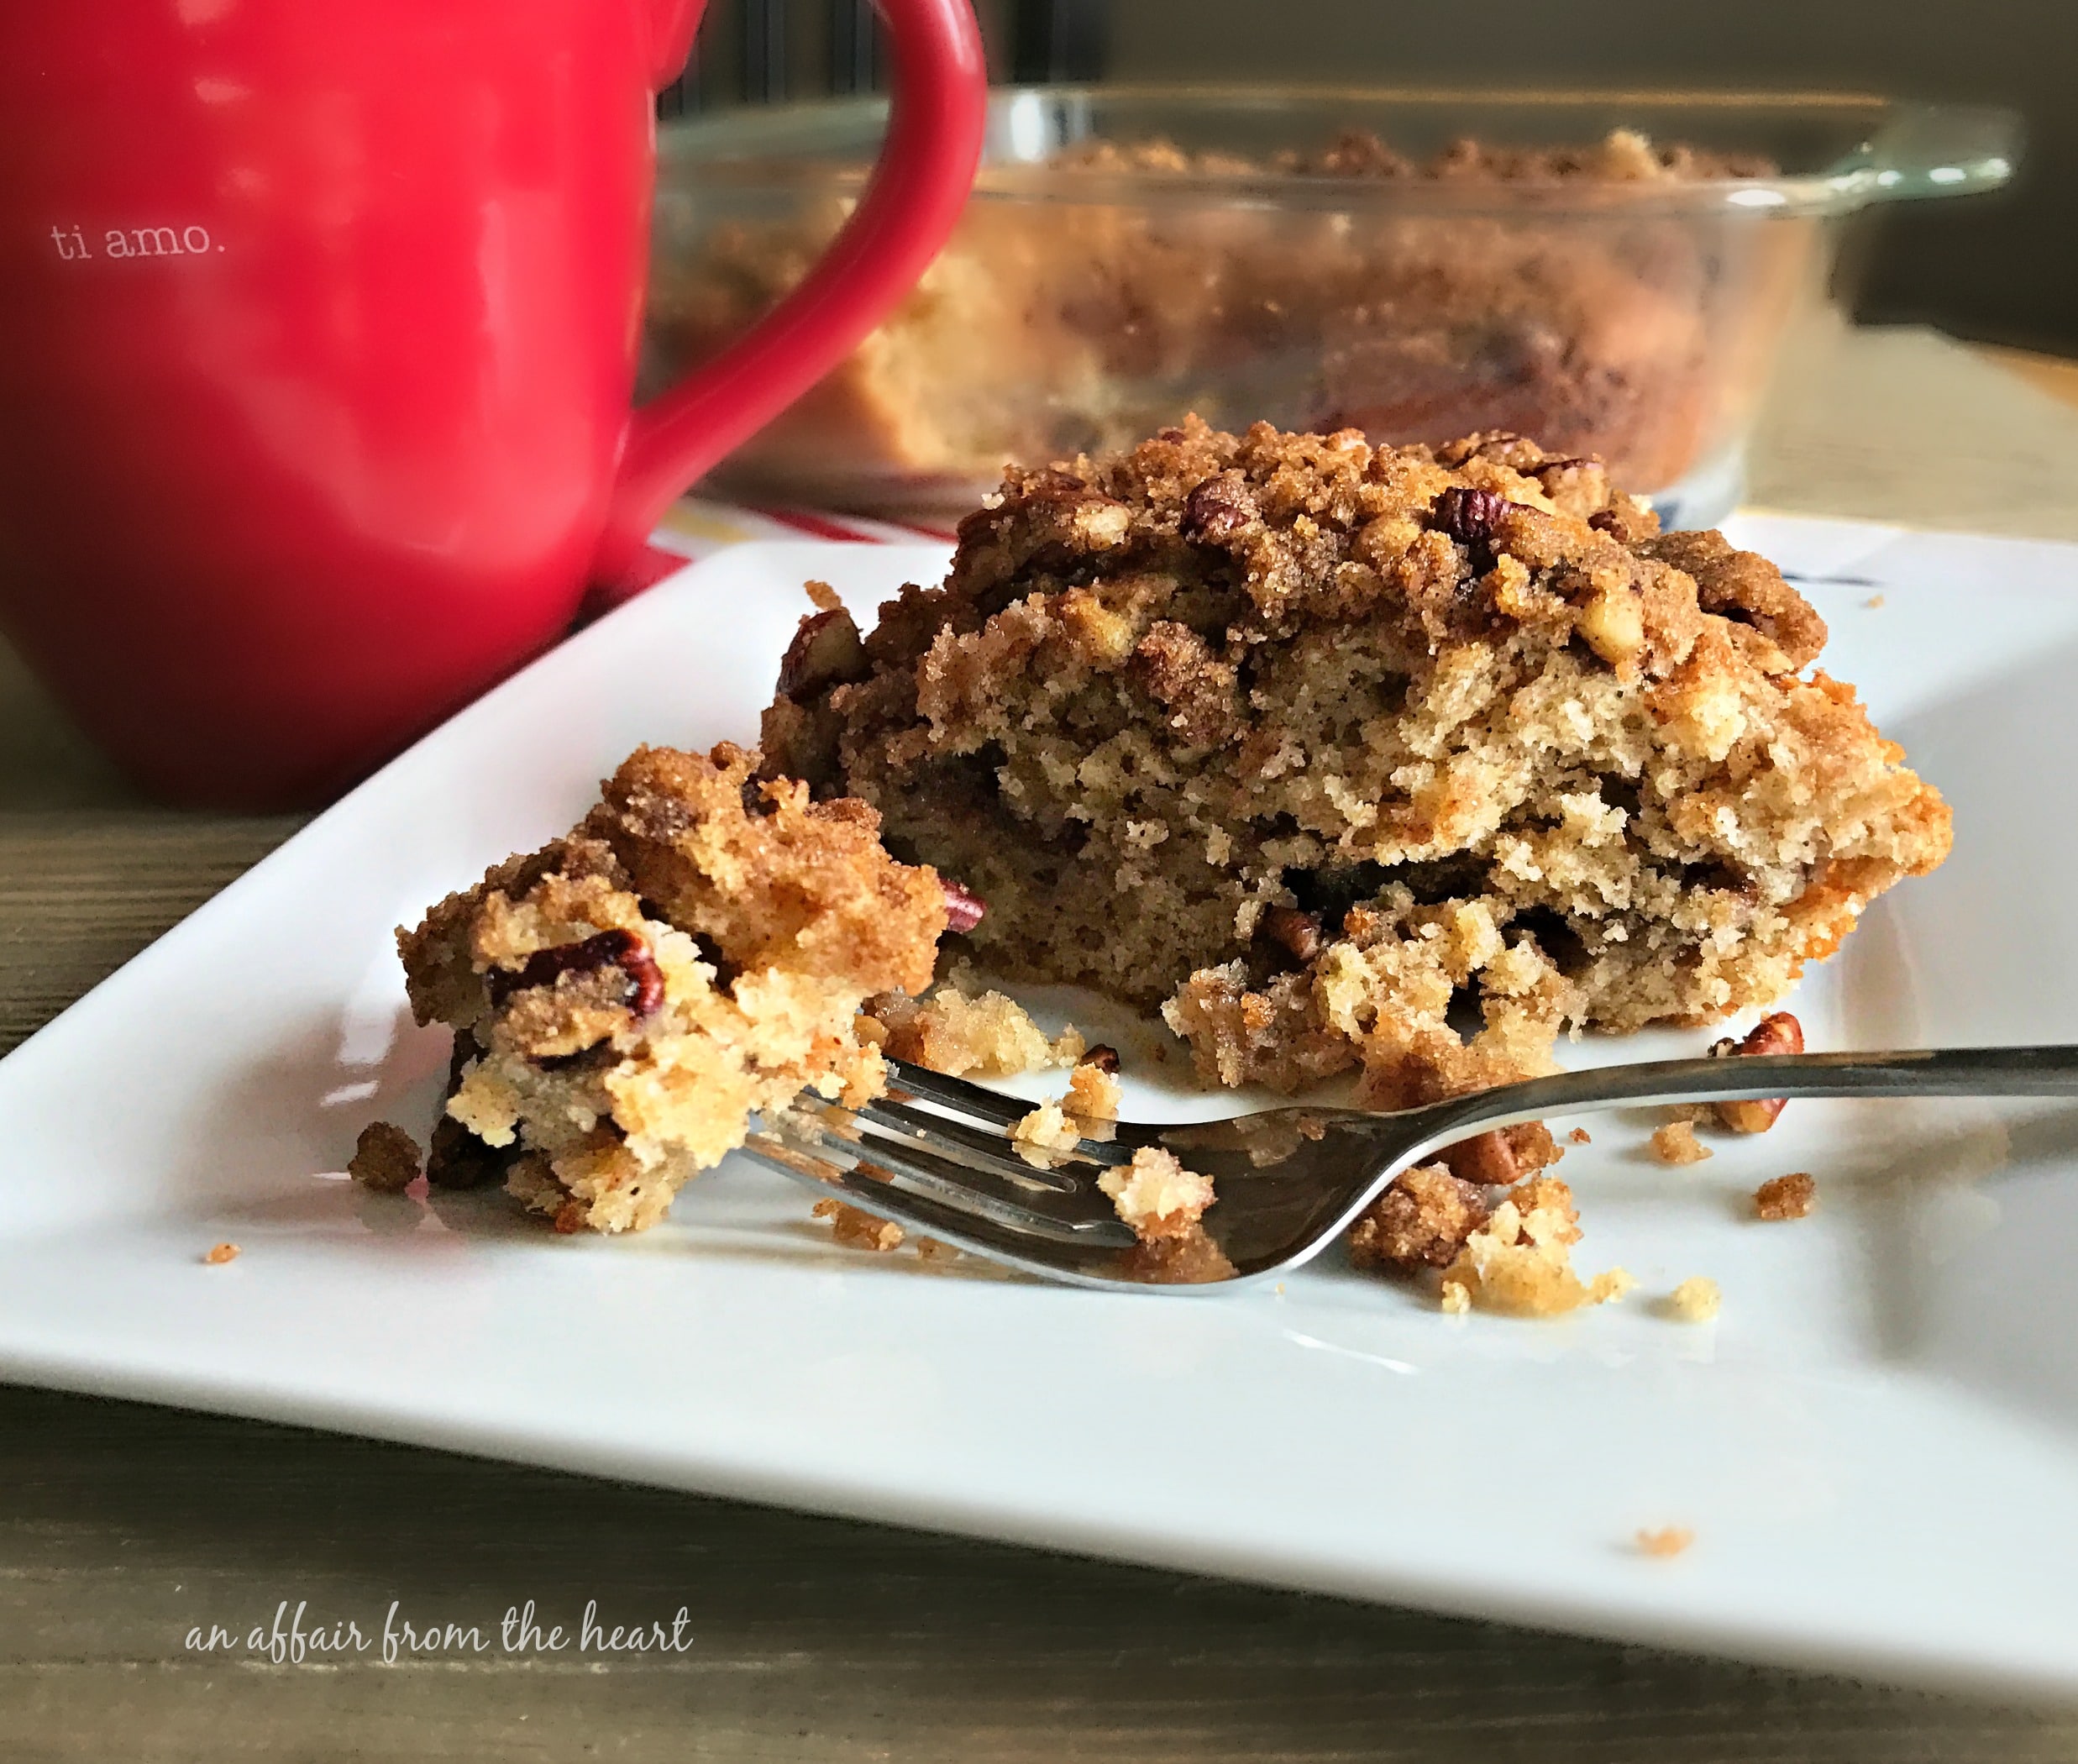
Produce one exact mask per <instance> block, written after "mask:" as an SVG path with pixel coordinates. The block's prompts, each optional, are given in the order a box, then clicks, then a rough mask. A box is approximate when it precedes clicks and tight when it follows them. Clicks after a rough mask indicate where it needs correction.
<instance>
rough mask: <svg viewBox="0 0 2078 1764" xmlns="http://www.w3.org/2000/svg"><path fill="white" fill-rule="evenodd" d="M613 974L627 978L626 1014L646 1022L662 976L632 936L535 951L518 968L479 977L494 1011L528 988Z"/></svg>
mask: <svg viewBox="0 0 2078 1764" xmlns="http://www.w3.org/2000/svg"><path fill="white" fill-rule="evenodd" d="M608 966H611V967H615V968H618V969H620V970H621V972H622V974H625V975H626V976H627V1008H628V1009H629V1010H631V1011H633V1012H634V1013H635V1015H636V1016H648V1015H649V1014H650V1012H651V1011H655V1010H656V1009H657V1008H658V1007H659V1006H660V1005H662V1004H663V1003H664V973H663V970H662V969H659V967H658V966H657V963H656V960H655V958H653V956H652V955H651V954H650V953H649V946H648V944H647V943H645V942H643V940H642V939H641V938H640V937H637V936H636V935H635V933H634V932H632V931H622V930H619V929H615V930H612V931H602V932H598V933H597V934H596V935H595V936H592V937H586V938H585V940H584V941H583V942H581V943H558V944H554V945H553V946H552V947H550V948H547V949H537V950H536V951H535V952H534V953H533V954H532V955H530V956H529V957H527V960H526V963H525V964H524V965H523V966H522V967H520V968H518V969H509V968H507V969H492V970H491V972H490V973H489V974H485V976H484V985H485V990H487V991H488V992H489V993H490V995H491V1003H492V1004H493V1005H502V1004H503V1003H504V1002H505V1001H506V1000H507V999H508V998H510V997H511V996H512V995H513V994H514V993H516V992H524V991H526V990H528V989H529V988H530V987H534V986H553V985H554V984H555V983H556V981H557V980H558V979H559V978H560V977H561V976H563V975H564V974H590V972H591V971H592V970H593V969H598V968H606V967H608Z"/></svg>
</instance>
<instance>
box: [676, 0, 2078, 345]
mask: <svg viewBox="0 0 2078 1764" xmlns="http://www.w3.org/2000/svg"><path fill="white" fill-rule="evenodd" d="M976 11H977V12H978V13H979V14H980V17H981V21H982V29H983V32H984V36H985V37H986V39H987V41H988V44H989V66H990V72H991V76H992V77H993V78H994V79H995V80H996V81H999V82H1002V81H1062V80H1078V81H1081V80H1088V81H1276V80H1285V81H1336V82H1347V83H1352V84H1353V83H1363V84H1378V85H1388V84H1408V85H1429V86H1460V87H1462V86H1484V87H1495V86H1511V85H1513V86H1526V87H1566V86H1574V85H1593V86H1600V87H1609V86H1619V87H1620V86H1629V85H1651V86H1660V87H1720V88H1721V87H1772V88H1787V89H1826V90H1834V91H1839V90H1846V91H1857V92H1881V93H1884V94H1886V95H1890V96H1894V97H1916V98H1924V99H1946V100H1950V101H1956V102H1979V103H1997V104H2003V105H2007V106H2010V107H2011V108H2013V109H2015V110H2017V111H2018V112H2019V113H2021V114H2022V116H2023V118H2024V121H2025V128H2026V143H2025V148H2026V150H2025V154H2024V156H2023V161H2022V166H2021V171H2020V176H2019V177H2018V180H2017V181H2016V182H2015V184H2014V185H2013V186H2012V188H2011V189H2009V190H2007V191H2005V192H2000V193H1998V194H1997V195H1993V196H1991V197H1986V198H1981V199H1977V200H1972V201H1970V202H1955V203H1931V204H1926V205H1923V206H1919V207H1915V208H1914V209H1913V212H1912V213H1911V214H1910V216H1909V218H1908V220H1907V219H1902V218H1899V219H1894V220H1893V222H1892V223H1891V224H1888V225H1886V226H1883V227H1881V228H1876V229H1872V230H1871V232H1870V234H1869V235H1868V237H1867V239H1865V241H1864V242H1863V249H1865V250H1866V252H1867V254H1868V255H1867V260H1866V261H1865V263H1864V264H1862V265H1860V266H1859V269H1860V274H1859V276H1858V277H1857V278H1856V281H1855V286H1857V287H1858V295H1857V297H1856V301H1855V317H1857V318H1860V319H1861V320H1863V321H1865V322H1869V323H1926V324H1934V325H1939V327H1941V328H1943V329H1944V330H1946V331H1949V332H1950V333H1954V334H1955V335H1957V336H1960V337H1966V338H1971V339H1979V340H1983V341H1987V342H1993V343H2004V344H2016V345H2019V346H2022V347H2027V348H2033V349H2046V350H2051V351H2054V352H2057V353H2060V354H2078V104H2075V103H2074V101H2073V97H2072V92H2071V83H2072V78H2073V76H2074V74H2078V3H2073V0H1724V3H1720V4H1716V5H1712V6H1707V7H1706V6H1700V5H1695V4H1692V3H1691V4H1688V5H1680V4H1677V5H1674V6H1669V5H1667V4H1666V3H1665V0H1569V3H1566V4H1564V5H1554V4H1553V3H1551V0H1485V3H1484V4H1482V6H1481V7H1480V8H1478V9H1477V12H1476V13H1470V12H1467V10H1466V9H1464V8H1455V7H1434V6H1416V5H1412V4H1409V3H1406V0H1309V3H1308V4H1307V5H1306V6H1305V8H1304V9H1303V11H1295V10H1294V8H1291V7H1289V6H1284V5H1278V4H1273V3H1270V0H976ZM884 78H885V67H884V57H883V55H881V52H880V46H879V30H878V27H877V25H876V24H875V22H874V18H873V13H872V9H871V7H870V5H869V4H868V0H712V4H711V7H710V10H709V15H708V19H707V22H706V24H705V26H704V27H703V28H702V31H701V42H700V45H699V48H698V50H697V51H696V52H695V61H694V65H693V67H692V69H691V70H690V72H689V73H688V76H687V77H686V79H685V81H682V82H681V83H680V86H679V87H676V88H674V90H673V91H672V92H669V93H668V94H667V95H666V97H665V101H664V109H665V113H667V114H680V113H685V112H689V111H698V110H711V109H718V108H725V107H729V106H734V105H741V104H747V103H769V102H784V100H786V99H788V98H799V97H820V96H823V95H826V94H828V93H831V92H861V91H868V90H873V89H875V88H876V87H879V85H880V84H881V83H883V82H884Z"/></svg>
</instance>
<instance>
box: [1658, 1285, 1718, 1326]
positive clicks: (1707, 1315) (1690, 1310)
mask: <svg viewBox="0 0 2078 1764" xmlns="http://www.w3.org/2000/svg"><path fill="white" fill-rule="evenodd" d="M1723 1304H1724V1294H1723V1292H1721V1291H1720V1290H1719V1287H1718V1284H1717V1282H1716V1281H1714V1280H1713V1279H1711V1278H1709V1277H1708V1275H1705V1274H1696V1275H1693V1276H1692V1277H1691V1278H1688V1279H1686V1280H1684V1281H1682V1284H1680V1285H1679V1286H1677V1287H1676V1288H1675V1289H1674V1290H1673V1291H1672V1292H1671V1293H1669V1294H1667V1295H1666V1301H1665V1302H1664V1303H1663V1304H1662V1305H1661V1315H1665V1316H1669V1317H1671V1318H1673V1319H1674V1320H1676V1321H1677V1322H1681V1323H1708V1321H1709V1320H1711V1319H1712V1318H1713V1317H1714V1316H1715V1315H1717V1314H1718V1310H1719V1307H1720V1306H1721V1305H1723Z"/></svg>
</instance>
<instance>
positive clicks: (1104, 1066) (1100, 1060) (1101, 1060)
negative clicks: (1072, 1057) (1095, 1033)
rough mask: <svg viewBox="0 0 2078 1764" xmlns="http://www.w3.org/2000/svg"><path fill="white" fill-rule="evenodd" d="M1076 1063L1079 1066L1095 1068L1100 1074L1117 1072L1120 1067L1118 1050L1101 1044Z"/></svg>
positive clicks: (1103, 1043)
mask: <svg viewBox="0 0 2078 1764" xmlns="http://www.w3.org/2000/svg"><path fill="white" fill-rule="evenodd" d="M1075 1063H1076V1064H1077V1065H1078V1066H1094V1067H1095V1068H1097V1070H1098V1071H1099V1072H1115V1071H1117V1070H1118V1066H1119V1059H1118V1049H1117V1048H1115V1047H1110V1046H1107V1045H1106V1044H1105V1042H1098V1043H1097V1045H1096V1046H1095V1047H1092V1048H1090V1049H1089V1052H1088V1053H1084V1055H1083V1057H1082V1058H1080V1059H1078V1060H1077V1061H1076V1062H1075Z"/></svg>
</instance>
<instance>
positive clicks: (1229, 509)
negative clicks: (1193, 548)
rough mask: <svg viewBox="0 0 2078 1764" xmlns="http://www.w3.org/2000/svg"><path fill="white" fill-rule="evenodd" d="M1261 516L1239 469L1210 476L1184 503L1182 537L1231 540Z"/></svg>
mask: <svg viewBox="0 0 2078 1764" xmlns="http://www.w3.org/2000/svg"><path fill="white" fill-rule="evenodd" d="M1261 519H1262V510H1261V509H1260V508H1258V507H1257V506H1256V497H1255V492H1254V491H1252V490H1250V489H1249V487H1248V480H1246V478H1244V477H1242V476H1241V474H1240V473H1238V472H1222V473H1220V475H1219V476H1218V477H1216V478H1207V479H1206V480H1204V483H1202V484H1200V485H1199V486H1198V487H1197V488H1196V489H1195V490H1194V491H1191V493H1190V495H1189V496H1188V497H1186V498H1185V499H1184V502H1183V537H1184V538H1187V539H1197V540H1199V541H1200V542H1204V543H1217V542H1218V541H1219V540H1221V539H1231V538H1233V537H1234V535H1235V534H1236V533H1240V532H1241V531H1242V530H1243V529H1244V528H1246V527H1248V526H1249V525H1250V524H1251V523H1252V522H1256V521H1260V520H1261Z"/></svg>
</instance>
